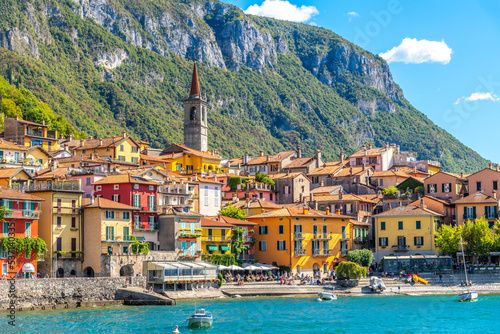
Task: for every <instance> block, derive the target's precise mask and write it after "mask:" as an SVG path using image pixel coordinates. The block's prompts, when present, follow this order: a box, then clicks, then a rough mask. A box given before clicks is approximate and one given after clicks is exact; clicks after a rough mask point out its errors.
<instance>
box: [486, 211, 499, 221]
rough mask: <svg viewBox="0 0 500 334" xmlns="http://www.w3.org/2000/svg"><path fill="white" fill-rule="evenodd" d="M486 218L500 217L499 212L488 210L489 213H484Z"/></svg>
mask: <svg viewBox="0 0 500 334" xmlns="http://www.w3.org/2000/svg"><path fill="white" fill-rule="evenodd" d="M484 217H485V218H486V219H497V218H498V213H496V212H488V213H487V214H485V215H484Z"/></svg>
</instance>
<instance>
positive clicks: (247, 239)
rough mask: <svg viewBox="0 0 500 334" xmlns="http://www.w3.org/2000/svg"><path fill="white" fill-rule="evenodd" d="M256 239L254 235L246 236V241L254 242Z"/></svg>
mask: <svg viewBox="0 0 500 334" xmlns="http://www.w3.org/2000/svg"><path fill="white" fill-rule="evenodd" d="M254 240H255V238H254V237H249V236H246V237H245V242H253V241H254Z"/></svg>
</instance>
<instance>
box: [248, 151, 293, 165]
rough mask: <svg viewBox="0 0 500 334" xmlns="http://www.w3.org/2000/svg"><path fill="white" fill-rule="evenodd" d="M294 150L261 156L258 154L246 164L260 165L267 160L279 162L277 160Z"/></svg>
mask: <svg viewBox="0 0 500 334" xmlns="http://www.w3.org/2000/svg"><path fill="white" fill-rule="evenodd" d="M294 153H295V151H283V152H279V153H277V154H274V155H271V154H269V155H263V156H258V157H256V158H254V159H252V160H250V161H249V162H248V163H247V165H249V166H250V165H261V164H264V163H268V162H279V161H282V160H284V159H286V158H288V157H289V156H290V155H292V154H294Z"/></svg>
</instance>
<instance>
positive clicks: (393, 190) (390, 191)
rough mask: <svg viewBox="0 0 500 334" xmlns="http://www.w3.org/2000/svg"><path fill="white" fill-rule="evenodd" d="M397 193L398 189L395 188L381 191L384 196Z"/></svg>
mask: <svg viewBox="0 0 500 334" xmlns="http://www.w3.org/2000/svg"><path fill="white" fill-rule="evenodd" d="M399 193H400V192H399V189H398V188H396V187H389V188H385V189H383V190H382V194H384V195H397V194H399Z"/></svg>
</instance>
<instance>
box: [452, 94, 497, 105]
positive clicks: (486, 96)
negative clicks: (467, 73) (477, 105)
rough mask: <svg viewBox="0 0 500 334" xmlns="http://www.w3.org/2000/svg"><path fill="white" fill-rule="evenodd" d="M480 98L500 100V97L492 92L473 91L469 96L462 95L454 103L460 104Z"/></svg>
mask: <svg viewBox="0 0 500 334" xmlns="http://www.w3.org/2000/svg"><path fill="white" fill-rule="evenodd" d="M479 100H487V101H494V102H497V101H500V97H498V96H497V95H495V94H492V93H490V92H487V93H472V94H471V95H470V96H469V97H465V96H462V97H461V98H459V99H458V100H457V101H455V103H454V104H459V103H461V102H463V101H479Z"/></svg>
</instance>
